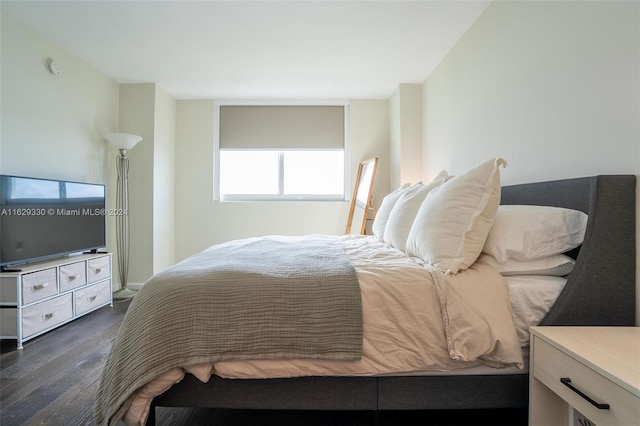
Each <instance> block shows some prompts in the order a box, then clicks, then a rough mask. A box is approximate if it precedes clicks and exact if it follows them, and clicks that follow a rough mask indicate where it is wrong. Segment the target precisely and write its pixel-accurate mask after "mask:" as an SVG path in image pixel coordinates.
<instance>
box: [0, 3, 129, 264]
mask: <svg viewBox="0 0 640 426" xmlns="http://www.w3.org/2000/svg"><path fill="white" fill-rule="evenodd" d="M0 40H1V41H0V43H1V44H0V87H1V88H2V96H0V106H1V111H2V120H1V121H2V125H1V127H0V172H1V173H4V174H15V175H23V176H35V177H43V178H52V179H65V180H74V181H80V182H91V183H103V184H106V185H107V196H108V197H109V198H108V200H112V199H113V198H112V197H111V196H110V195H109V194H111V193H115V175H112V174H111V173H112V171H113V172H115V161H113V160H112V158H111V155H112V154H113V155H114V156H115V154H114V153H112V152H111V151H110V150H109V149H108V148H107V144H106V142H105V141H104V139H103V138H102V134H103V133H107V132H113V131H117V130H118V97H119V94H118V84H116V83H115V82H114V81H113V80H111V79H109V78H107V77H105V76H104V75H102V74H100V73H99V72H97V71H96V70H94V69H93V68H91V67H90V66H88V65H87V64H85V63H84V62H82V61H80V60H79V59H78V58H76V57H75V56H72V55H71V54H69V53H68V52H67V51H65V50H63V49H60V48H59V47H57V46H56V45H54V44H52V43H51V42H49V41H48V40H46V39H44V38H42V37H41V36H40V35H38V34H36V33H35V32H33V31H31V30H30V29H29V28H27V27H25V26H24V25H23V24H22V23H20V22H19V21H17V20H16V19H15V18H13V17H12V16H10V15H9V14H7V13H6V12H1V25H0ZM49 58H55V60H56V61H57V62H59V63H60V64H61V65H62V67H63V73H62V75H60V76H58V77H55V76H53V75H51V74H50V73H49V72H48V71H47V68H46V64H47V60H48V59H49ZM112 178H113V179H112ZM112 207H113V206H112ZM113 228H114V227H113V226H112V225H111V223H110V221H109V223H107V230H108V234H107V248H108V249H109V250H111V251H113V250H114V249H115V233H114V229H113ZM114 263H115V262H114ZM115 272H116V270H115V269H114V276H115Z"/></svg>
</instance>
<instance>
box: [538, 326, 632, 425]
mask: <svg viewBox="0 0 640 426" xmlns="http://www.w3.org/2000/svg"><path fill="white" fill-rule="evenodd" d="M530 353H531V358H530V359H531V366H530V367H531V368H530V376H529V426H556V425H558V426H566V425H569V424H570V423H569V420H570V417H571V416H570V413H571V411H572V410H573V409H575V410H577V411H578V412H580V413H581V414H582V415H584V416H585V417H586V418H588V419H589V421H590V423H591V424H595V425H596V426H633V425H640V328H638V327H532V328H531V352H530Z"/></svg>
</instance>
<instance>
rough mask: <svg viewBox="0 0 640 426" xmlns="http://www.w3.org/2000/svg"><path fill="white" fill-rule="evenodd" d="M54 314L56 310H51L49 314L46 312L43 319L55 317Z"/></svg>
mask: <svg viewBox="0 0 640 426" xmlns="http://www.w3.org/2000/svg"><path fill="white" fill-rule="evenodd" d="M54 315H55V312H49V313H48V314H44V315H43V316H42V319H43V320H48V319H51V318H53V316H54Z"/></svg>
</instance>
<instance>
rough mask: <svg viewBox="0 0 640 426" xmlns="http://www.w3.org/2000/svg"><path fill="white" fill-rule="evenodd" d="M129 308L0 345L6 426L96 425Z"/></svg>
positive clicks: (385, 425) (314, 424) (188, 421)
mask: <svg viewBox="0 0 640 426" xmlns="http://www.w3.org/2000/svg"><path fill="white" fill-rule="evenodd" d="M128 306H129V302H115V303H114V306H113V308H111V307H105V308H101V309H99V310H97V311H95V312H93V313H91V314H89V315H87V316H85V317H82V318H79V319H77V320H75V321H72V322H71V323H69V324H66V325H64V326H62V327H60V328H58V329H56V330H53V331H51V332H49V333H46V334H44V335H42V336H40V337H37V338H35V339H33V340H31V341H29V342H27V343H25V345H24V348H23V349H22V350H16V344H15V341H2V343H1V344H0V348H1V354H0V425H2V426H12V425H56V426H57V425H61V426H62V425H64V426H73V425H93V424H94V422H93V419H92V409H93V403H94V401H95V394H96V389H97V386H98V381H99V380H100V373H101V371H102V366H103V363H104V360H105V358H106V356H107V354H108V353H109V350H110V348H111V345H112V343H113V339H114V337H115V335H116V333H117V331H118V328H119V327H120V323H121V321H122V318H123V316H124V313H125V312H126V309H127V307H128ZM526 416H527V413H526V411H525V410H473V411H440V412H382V413H380V414H379V423H380V425H382V426H396V425H397V426H413V425H415V426H418V425H420V426H422V425H432V426H438V425H448V426H462V425H474V426H481V425H496V424H500V425H513V426H519V425H522V426H524V425H526V424H527V420H526ZM156 420H157V424H158V425H171V426H183V425H184V426H187V425H189V426H197V425H213V426H239V425H242V426H244V425H251V426H293V425H305V426H371V425H373V424H374V423H375V416H374V414H373V413H371V412H301V411H256V410H253V411H251V410H218V409H216V410H213V409H205V408H163V407H160V408H158V409H157V417H156Z"/></svg>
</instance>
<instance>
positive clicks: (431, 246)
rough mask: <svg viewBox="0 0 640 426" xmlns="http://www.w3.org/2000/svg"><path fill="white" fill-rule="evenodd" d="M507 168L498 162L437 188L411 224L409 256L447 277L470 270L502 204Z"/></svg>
mask: <svg viewBox="0 0 640 426" xmlns="http://www.w3.org/2000/svg"><path fill="white" fill-rule="evenodd" d="M505 165H506V163H505V161H504V160H503V159H502V158H494V159H491V160H489V161H485V162H484V163H482V164H480V165H478V166H476V167H474V168H472V169H470V170H467V171H466V172H464V173H462V174H461V175H458V176H456V177H453V178H451V179H449V180H447V181H446V182H445V183H443V184H442V185H440V186H438V187H437V188H435V189H433V190H432V191H431V192H430V193H429V194H428V195H427V197H426V198H425V200H424V202H423V203H422V205H421V206H420V208H419V210H418V212H417V214H416V216H415V220H414V221H413V224H412V225H411V229H410V231H409V235H408V238H407V243H406V252H407V254H408V255H409V256H413V257H416V258H420V259H422V261H424V262H425V263H428V264H430V265H431V266H433V267H434V268H436V269H438V270H442V271H445V272H446V273H448V274H455V273H457V272H458V271H461V270H464V269H467V268H468V267H469V266H471V265H472V264H473V263H474V262H475V261H476V259H477V258H478V256H479V255H480V253H481V252H482V248H483V246H484V243H485V240H486V238H487V235H488V234H489V231H490V229H491V226H492V225H493V221H494V218H495V214H496V211H497V209H498V205H499V204H500V192H501V185H500V170H499V169H500V166H505ZM387 225H389V224H387Z"/></svg>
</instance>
